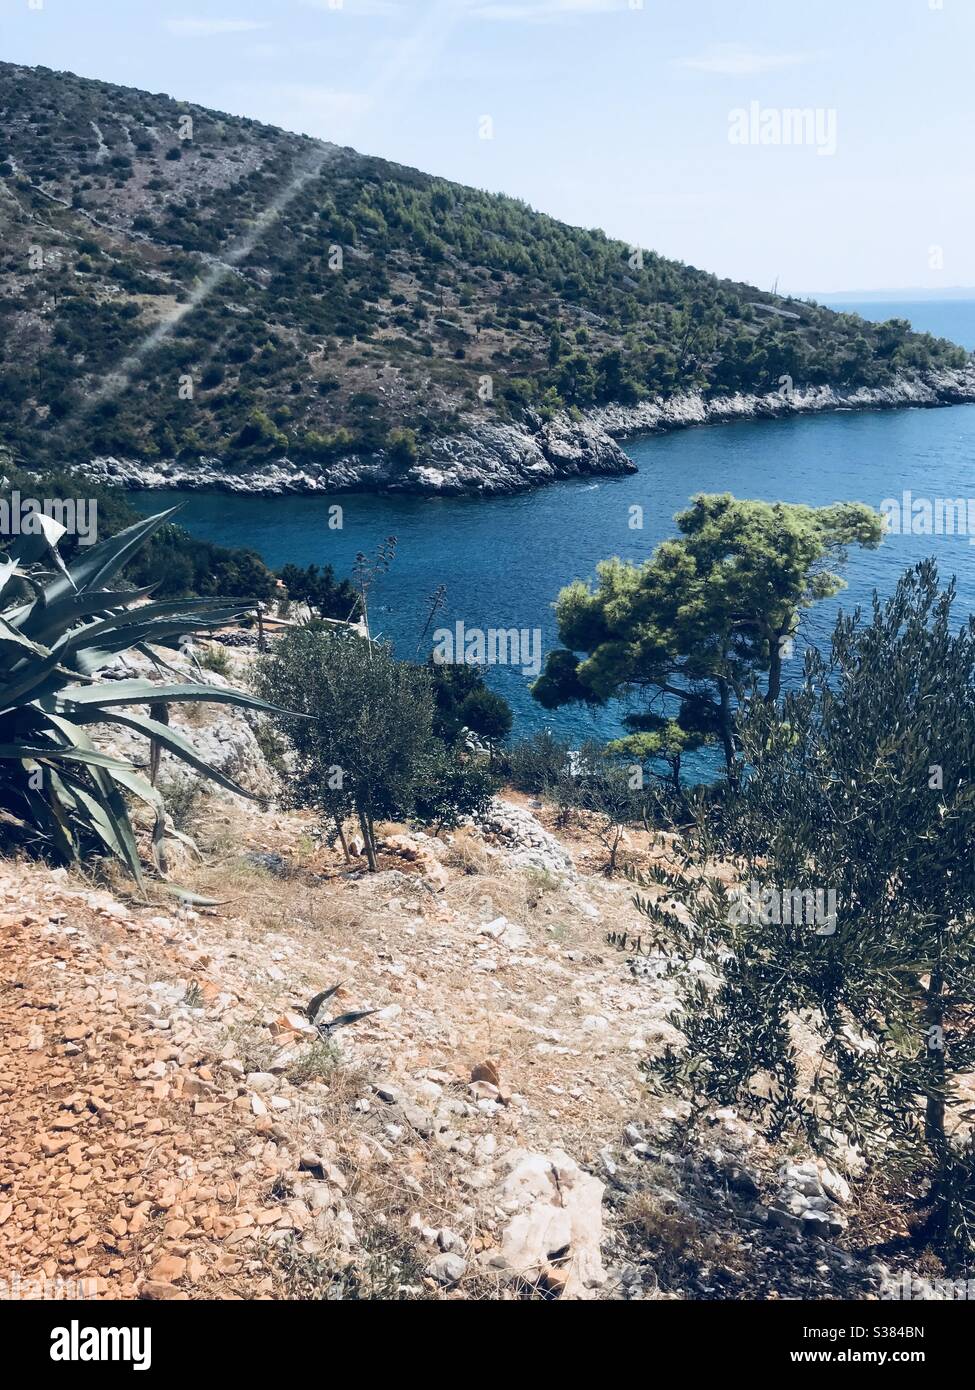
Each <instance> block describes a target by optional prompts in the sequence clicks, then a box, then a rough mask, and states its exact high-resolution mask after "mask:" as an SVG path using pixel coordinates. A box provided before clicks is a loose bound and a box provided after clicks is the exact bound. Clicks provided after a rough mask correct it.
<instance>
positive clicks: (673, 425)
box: [588, 366, 975, 438]
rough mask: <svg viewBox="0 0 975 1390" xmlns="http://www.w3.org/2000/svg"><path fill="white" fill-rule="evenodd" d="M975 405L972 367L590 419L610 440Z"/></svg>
mask: <svg viewBox="0 0 975 1390" xmlns="http://www.w3.org/2000/svg"><path fill="white" fill-rule="evenodd" d="M971 401H975V366H967V367H960V368H958V369H956V370H951V371H944V372H938V373H934V374H929V375H926V376H920V377H907V376H902V377H897V378H896V379H895V380H894V381H893V382H891V383H890V384H889V385H887V386H855V387H854V386H808V387H802V386H792V385H791V384H789V382H788V380H787V379H786V380H784V381H783V383H782V385H781V386H780V388H779V389H778V390H776V391H769V392H766V393H764V394H762V395H752V394H746V393H742V392H736V393H735V394H734V395H732V396H705V395H704V394H703V393H702V392H700V391H685V392H680V393H679V394H678V395H675V396H670V397H668V398H667V399H666V400H664V399H661V398H659V397H656V398H654V399H653V400H646V401H640V402H639V404H637V405H607V406H603V407H601V408H600V409H598V410H594V411H592V412H590V414H589V417H588V418H589V420H590V421H591V422H592V423H593V424H595V425H597V426H598V427H599V428H600V429H603V430H605V431H606V433H607V434H610V435H612V436H613V437H614V438H623V437H625V436H627V435H632V434H653V433H657V432H660V431H664V430H677V429H684V428H686V427H687V426H689V425H717V424H726V423H727V422H728V421H731V420H766V419H779V418H782V417H784V416H787V415H815V414H819V413H821V412H823V411H827V410H897V409H903V408H904V407H911V406H915V407H916V406H938V405H962V404H964V403H966V402H971Z"/></svg>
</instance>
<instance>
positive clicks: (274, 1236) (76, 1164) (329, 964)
mask: <svg viewBox="0 0 975 1390" xmlns="http://www.w3.org/2000/svg"><path fill="white" fill-rule="evenodd" d="M206 718H207V721H208V722H207V723H205V724H202V725H196V726H193V727H191V728H189V729H188V730H187V732H189V733H190V734H192V736H193V738H194V740H195V741H196V742H198V743H199V744H201V746H202V745H204V744H205V746H206V748H207V750H208V753H209V754H211V755H212V756H214V757H219V755H220V751H221V750H223V753H224V756H223V759H222V764H221V765H222V766H223V767H224V768H225V770H228V771H231V770H233V771H234V772H236V774H237V775H239V776H241V777H243V778H244V779H245V780H249V781H250V782H251V785H252V786H254V787H255V789H256V790H261V791H262V792H263V793H264V794H266V795H272V794H273V792H274V779H273V777H270V778H268V777H267V770H266V769H265V770H264V773H263V776H264V778H265V780H264V781H261V778H262V771H261V767H260V764H259V759H257V758H256V757H255V753H254V747H255V745H254V741H253V738H252V731H251V730H250V728H249V726H247V725H246V724H245V723H244V720H243V718H242V716H240V715H235V714H233V713H230V712H228V711H226V710H216V708H215V707H208V713H207V715H206ZM170 774H171V769H170V768H169V767H168V765H167V764H166V763H165V762H164V765H163V768H162V770H161V780H162V781H163V783H164V784H166V785H167V793H168V800H169V805H170V809H171V811H172V813H173V816H174V818H175V822H176V823H175V824H174V823H172V822H171V823H170V831H171V833H170V836H169V839H168V858H169V860H170V874H171V878H172V880H173V881H177V882H178V883H179V885H180V887H179V889H178V890H177V889H175V888H173V887H172V886H170V887H168V888H167V887H165V886H164V885H162V884H159V883H156V884H155V885H152V886H151V887H150V890H149V897H148V899H147V900H146V899H142V898H140V897H139V896H137V895H136V894H134V893H133V892H132V891H130V886H129V885H127V884H124V883H122V882H114V883H113V882H112V881H111V880H109V881H107V882H103V883H102V884H100V885H98V884H96V883H93V882H92V880H91V879H90V878H88V877H85V876H82V875H81V874H77V875H73V874H69V873H67V872H66V871H65V870H57V871H51V870H49V869H46V868H44V867H42V866H39V865H36V864H27V863H23V862H18V863H13V862H10V861H0V1132H2V1133H3V1135H4V1144H3V1148H2V1151H0V1263H2V1265H3V1268H4V1270H5V1271H6V1277H7V1279H8V1281H9V1280H10V1279H12V1278H15V1277H17V1278H19V1280H20V1285H21V1287H22V1288H25V1289H26V1288H33V1287H35V1281H41V1280H48V1281H56V1280H59V1279H60V1280H63V1281H65V1282H67V1281H74V1288H75V1290H76V1291H77V1290H78V1287H79V1281H84V1282H83V1284H82V1285H81V1289H82V1291H90V1292H93V1293H96V1294H98V1295H100V1296H103V1297H111V1298H118V1297H122V1298H126V1297H141V1298H149V1299H190V1298H192V1299H196V1298H229V1297H245V1298H254V1297H261V1296H270V1297H279V1298H283V1297H287V1298H298V1299H325V1298H328V1299H335V1298H360V1299H362V1298H365V1299H442V1298H450V1299H528V1298H543V1299H551V1298H569V1299H626V1300H635V1299H636V1300H639V1299H659V1298H682V1299H728V1298H758V1299H764V1298H798V1299H813V1298H837V1297H840V1298H873V1297H876V1296H878V1294H882V1293H883V1290H884V1288H885V1285H886V1284H887V1282H888V1281H890V1280H891V1279H894V1278H896V1277H900V1275H901V1271H900V1270H899V1269H898V1270H893V1269H891V1268H889V1267H888V1266H887V1265H884V1264H881V1263H878V1261H877V1259H876V1257H875V1255H874V1254H873V1253H872V1247H873V1246H874V1245H876V1244H877V1243H878V1242H880V1241H883V1240H886V1239H888V1238H889V1237H891V1236H896V1235H903V1234H904V1232H905V1230H906V1225H905V1221H906V1213H904V1212H900V1211H899V1210H898V1209H897V1208H896V1206H892V1205H888V1206H886V1207H884V1208H883V1210H882V1211H878V1208H877V1203H876V1199H875V1197H874V1196H873V1187H872V1184H871V1181H870V1180H869V1177H868V1176H865V1175H864V1173H863V1165H862V1162H861V1160H860V1158H859V1156H858V1154H857V1152H856V1150H855V1149H853V1148H851V1147H850V1146H849V1145H848V1144H846V1143H845V1142H844V1141H843V1139H842V1136H841V1135H839V1134H837V1135H836V1141H835V1145H834V1148H833V1150H832V1152H831V1153H830V1154H829V1156H828V1158H822V1157H820V1158H814V1157H813V1155H812V1154H811V1153H809V1152H807V1151H805V1150H804V1149H803V1148H802V1147H801V1145H800V1146H797V1145H796V1143H794V1142H789V1143H783V1144H782V1145H781V1146H780V1147H776V1146H774V1145H771V1144H769V1143H767V1142H766V1141H765V1140H763V1139H762V1138H761V1137H760V1136H758V1135H757V1134H756V1132H755V1130H754V1129H753V1128H752V1127H751V1126H750V1125H749V1123H748V1122H747V1120H746V1119H745V1118H743V1117H742V1116H740V1115H738V1114H736V1113H735V1112H734V1111H732V1110H728V1109H714V1110H709V1111H707V1112H705V1113H703V1114H702V1113H698V1114H697V1115H694V1116H692V1114H691V1110H690V1107H689V1106H688V1105H687V1103H686V1102H684V1101H682V1100H680V1099H678V1098H676V1097H674V1096H669V1095H666V1094H655V1093H652V1092H651V1091H650V1090H649V1089H648V1087H647V1084H646V1080H645V1075H644V1071H643V1064H644V1062H645V1061H646V1060H647V1059H648V1058H650V1057H653V1056H655V1055H658V1054H659V1053H660V1051H661V1050H662V1049H663V1048H664V1047H665V1046H667V1044H670V1043H673V1044H676V1045H678V1046H679V1045H680V1041H681V1034H680V1032H679V1029H678V1027H677V1026H675V1020H674V1019H673V1018H672V1016H671V1015H672V1013H673V1010H674V1002H675V995H674V978H673V976H672V975H668V974H667V973H666V970H665V967H666V965H667V964H668V961H667V958H666V954H665V949H664V948H663V947H659V946H658V947H656V948H654V949H652V950H649V953H648V947H647V945H646V943H644V944H643V946H642V948H641V947H640V945H639V943H638V942H637V940H636V937H637V935H638V934H639V932H640V926H639V923H640V921H641V920H643V921H644V925H645V919H641V918H640V917H639V916H638V914H637V912H636V910H635V908H634V907H633V904H632V902H631V893H630V889H629V887H628V885H627V884H626V883H625V882H621V881H619V880H612V879H607V878H606V876H605V875H604V874H603V872H602V871H601V870H602V866H603V860H604V857H605V854H604V851H603V850H602V848H601V847H600V845H599V842H598V837H597V836H596V835H594V834H591V833H589V831H588V830H587V827H586V824H585V821H584V819H583V821H582V822H581V823H577V824H576V825H575V826H574V827H573V828H572V829H571V830H569V831H556V827H555V825H554V820H553V815H552V813H551V812H550V811H549V810H546V809H545V808H544V807H542V806H540V805H538V804H537V803H536V804H529V803H528V802H526V800H525V798H523V797H519V796H517V795H514V794H509V795H506V796H502V797H500V798H497V799H496V800H495V802H494V803H493V805H492V807H491V809H490V811H489V813H488V814H487V816H486V817H485V818H484V820H483V821H482V822H481V823H480V824H478V825H471V826H467V827H465V828H462V829H460V830H458V831H456V832H454V833H452V834H449V835H446V836H440V837H435V836H433V835H430V834H424V833H421V832H417V831H409V830H407V829H406V828H405V827H402V826H395V825H388V826H386V827H384V830H383V835H382V843H381V855H380V871H379V872H378V873H376V874H369V873H367V872H365V871H364V868H363V867H360V863H361V860H360V861H357V860H356V859H355V857H354V859H353V863H352V864H351V866H350V865H348V864H346V863H345V861H344V859H343V857H342V855H341V854H340V853H338V852H336V851H334V850H331V849H329V848H328V847H327V846H326V845H325V844H324V843H322V841H321V839H320V838H319V836H318V833H317V829H316V826H315V823H314V822H313V821H312V820H311V819H309V818H308V817H306V816H304V815H299V814H294V813H283V812H281V811H280V810H276V809H269V810H261V809H258V808H255V807H253V806H250V805H245V804H244V803H242V802H240V801H239V800H238V799H234V798H227V797H220V798H217V797H214V798H213V799H211V800H209V801H207V802H204V801H203V800H202V799H201V795H200V793H199V791H198V790H195V789H194V787H193V784H192V783H191V784H189V785H187V786H184V787H183V789H182V791H180V790H179V789H178V788H177V787H175V786H173V785H172V783H171V782H170V781H169V778H170ZM177 831H178V832H179V833H178V834H177V833H175V832H177ZM191 837H192V840H193V841H195V844H196V846H197V847H196V848H195V849H194V848H193V847H192V844H191ZM352 848H353V853H354V854H355V850H356V848H357V847H356V846H354V845H353V847H352ZM651 852H653V853H658V852H662V853H664V854H666V853H667V852H668V851H667V846H666V842H665V844H664V845H663V847H662V849H661V848H659V847H658V849H657V850H651V848H650V845H649V843H648V841H647V838H646V836H645V835H644V834H643V832H632V834H631V835H630V836H629V838H628V841H627V843H626V845H625V847H624V854H625V855H626V856H629V857H631V858H632V859H633V861H634V862H641V861H645V858H646V856H647V855H648V854H649V853H651ZM699 964H700V963H699V962H695V961H694V960H690V961H687V962H685V963H684V966H683V967H682V968H684V969H687V970H691V971H694V970H696V969H698V966H699ZM325 991H330V994H329V996H328V997H327V998H325V999H324V1000H322V1001H321V1002H319V1003H318V1004H317V1006H316V1008H315V1009H313V1010H311V1012H312V1013H313V1014H314V1016H315V1022H316V1025H317V1026H313V1025H312V1023H311V1021H310V1019H309V1016H308V1012H307V1011H306V1007H307V1006H308V1005H309V1003H310V1001H312V1000H313V999H315V997H316V996H319V995H321V994H323V992H325ZM350 1015H351V1016H353V1017H352V1018H351V1020H349V1021H345V1022H343V1020H346V1019H348V1016H350ZM332 1025H334V1026H332ZM797 1043H798V1045H799V1046H800V1051H799V1053H798V1060H799V1062H800V1065H805V1064H806V1063H807V1062H808V1061H810V1059H811V1058H812V1057H813V1052H812V1051H811V1049H810V1051H809V1053H808V1055H807V1054H806V1053H805V1052H804V1051H803V1050H802V1040H801V1038H797ZM39 1287H41V1288H47V1289H48V1294H47V1296H51V1294H50V1292H49V1291H50V1289H51V1288H52V1287H54V1285H53V1282H52V1283H49V1284H48V1285H46V1286H45V1285H41V1286H39Z"/></svg>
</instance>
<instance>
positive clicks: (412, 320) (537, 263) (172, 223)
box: [0, 64, 975, 491]
mask: <svg viewBox="0 0 975 1390" xmlns="http://www.w3.org/2000/svg"><path fill="white" fill-rule="evenodd" d="M0 112H2V131H3V133H2V136H0V219H2V227H3V250H2V253H0V263H2V270H3V288H2V298H0V321H2V323H0V326H2V341H3V347H2V356H0V373H2V376H0V380H2V385H3V391H2V393H0V396H2V405H0V444H2V445H6V446H7V447H8V448H9V449H11V450H12V451H13V454H14V458H15V460H16V461H19V462H24V463H26V464H28V465H29V466H39V465H40V466H42V465H43V464H44V463H45V462H49V463H50V462H55V461H56V462H57V463H63V462H64V461H68V462H74V463H78V464H83V465H87V464H88V463H89V462H90V461H91V460H92V459H95V458H98V459H100V460H102V462H101V463H100V464H99V465H98V471H99V472H100V473H101V474H102V475H103V476H106V477H109V478H110V479H113V480H114V481H118V482H127V483H130V484H136V485H144V486H165V485H172V484H173V483H175V482H179V483H183V484H190V485H192V484H194V483H206V484H207V485H214V484H217V485H221V486H228V487H233V486H242V487H251V488H264V489H265V490H272V491H274V490H282V489H285V488H301V489H307V488H315V487H325V488H329V489H334V488H340V487H350V486H367V487H369V486H375V487H380V486H381V487H394V488H395V487H401V488H408V489H411V490H439V491H505V490H510V489H511V488H513V487H520V486H528V485H531V484H533V483H537V482H541V481H545V480H547V479H549V478H552V477H563V476H571V475H573V474H580V473H588V472H614V471H615V472H619V471H625V470H627V469H628V467H629V464H628V462H627V460H626V457H625V455H624V454H623V453H622V451H621V450H620V449H619V447H618V446H617V445H616V444H615V443H614V441H613V438H612V437H611V435H612V434H613V433H620V432H623V431H625V429H627V428H639V427H644V426H643V424H642V423H641V421H642V419H643V415H646V413H647V411H649V412H650V413H651V414H652V415H653V418H654V421H655V423H656V424H658V425H659V424H664V425H666V424H678V423H684V422H685V420H686V418H687V417H688V416H689V415H690V416H692V417H693V416H694V415H695V414H697V415H700V414H701V413H702V412H703V413H704V414H705V415H707V414H708V412H713V411H717V412H718V418H720V412H721V411H722V410H723V409H725V408H726V406H725V403H727V402H731V403H732V404H731V406H730V407H729V408H730V409H731V410H732V412H736V411H737V412H738V413H742V412H743V411H746V410H747V411H752V412H753V413H763V414H764V413H778V412H781V411H783V410H788V409H793V408H795V409H804V408H824V406H826V405H827V404H828V402H829V401H830V400H832V403H833V405H835V404H836V403H838V402H844V403H848V402H849V401H850V400H852V403H853V404H859V405H877V404H881V405H882V404H898V403H902V402H903V401H904V400H905V399H911V400H916V399H923V400H924V401H926V402H927V403H931V404H934V403H938V402H939V401H941V400H950V399H968V398H970V397H972V396H975V384H973V382H972V379H971V377H970V375H967V374H965V372H964V371H963V370H962V369H963V368H964V365H965V362H966V355H965V354H964V353H963V352H962V351H961V350H960V349H957V348H954V347H952V346H951V345H950V344H948V343H945V342H943V341H939V340H934V339H932V338H930V337H927V336H924V335H918V334H914V333H911V332H910V331H909V329H908V326H907V325H906V324H905V323H903V322H900V321H892V322H891V323H888V324H882V325H879V326H878V325H872V324H868V323H866V322H864V321H863V320H861V319H859V318H858V317H856V316H855V315H850V314H837V313H834V312H832V311H830V310H827V309H824V308H821V307H818V306H816V305H814V304H810V303H803V302H798V301H792V300H785V299H782V298H779V297H776V296H774V295H770V294H767V293H764V292H762V291H759V290H756V289H753V288H752V287H750V286H748V285H743V284H737V283H733V282H731V281H722V280H718V279H716V278H715V277H713V276H710V275H707V274H705V273H704V272H703V271H699V270H696V269H694V268H692V267H689V266H685V265H682V264H679V263H677V262H673V261H668V260H665V259H663V258H661V257H659V256H657V255H655V254H654V253H653V252H652V251H650V250H641V249H640V248H637V247H630V246H626V245H625V244H623V243H621V242H617V241H613V240H611V239H610V238H608V237H606V236H605V235H604V234H603V233H602V232H599V231H587V230H582V229H579V228H573V227H568V226H565V225H563V224H561V223H559V222H556V221H555V220H553V219H552V218H549V217H546V216H543V215H541V214H538V213H535V212H533V211H532V210H531V209H530V208H528V207H527V206H525V205H524V204H523V203H520V202H517V201H515V200H513V199H509V198H504V197H501V196H496V195H491V194H487V193H483V192H480V191H478V190H475V189H471V188H465V187H461V186H459V185H456V184H451V183H448V182H446V181H444V180H442V179H437V178H433V177H431V176H429V175H426V174H421V173H419V172H417V171H416V170H413V169H407V168H403V167H401V166H398V165H394V164H390V163H387V162H385V161H383V160H379V159H372V158H368V157H366V156H363V155H359V154H357V153H356V152H355V151H353V150H350V149H345V148H339V147H337V146H334V145H329V144H327V143H323V142H321V141H317V140H313V139H310V138H308V137H306V136H299V135H292V134H288V133H286V132H284V131H281V130H278V129H275V128H272V127H268V126H263V125H260V124H259V123H257V122H255V121H251V120H247V119H243V118H239V117H233V116H228V115H224V114H222V113H219V112H215V111H208V110H205V109H203V108H201V107H197V106H193V105H191V104H187V103H183V102H179V101H176V100H173V99H171V98H170V97H167V96H163V95H150V94H149V93H145V92H139V91H135V90H130V89H128V88H123V87H117V86H113V85H111V84H109V83H104V82H97V81H91V80H87V79H82V78H78V77H75V76H73V75H71V74H69V73H55V72H52V71H50V70H49V69H44V68H33V69H31V68H23V67H18V66H16V65H13V64H0ZM831 392H832V393H833V395H832V396H830V393H831ZM824 393H825V394H824ZM836 393H838V394H836ZM810 400H811V401H813V402H814V404H812V405H808V404H806V402H808V401H810ZM597 407H600V408H603V409H604V411H605V409H606V408H609V409H610V416H609V417H606V418H605V419H604V420H602V421H595V420H590V419H587V418H585V416H586V412H590V411H592V410H593V409H594V408H597ZM614 411H615V412H616V414H615V415H614V414H613V412H614ZM641 411H642V412H643V415H641ZM619 412H623V413H622V414H620V413H619ZM626 412H636V414H635V415H631V416H627V414H626ZM628 421H629V423H628Z"/></svg>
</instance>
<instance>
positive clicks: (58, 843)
mask: <svg viewBox="0 0 975 1390" xmlns="http://www.w3.org/2000/svg"><path fill="white" fill-rule="evenodd" d="M48 788H49V795H48V797H47V798H45V797H44V795H43V794H42V793H41V792H40V791H36V790H35V789H34V788H32V787H28V788H27V790H26V792H25V798H26V800H27V801H28V803H29V804H30V806H31V816H32V818H33V820H34V822H35V824H36V823H38V822H40V823H41V824H42V825H44V826H45V827H46V830H47V834H48V836H49V838H50V840H51V842H52V844H54V846H55V847H56V849H57V851H58V853H59V854H60V855H61V858H62V859H66V860H68V862H69V863H73V864H76V863H77V862H78V860H79V857H80V856H79V853H78V842H77V839H76V838H75V836H74V834H73V832H72V830H71V826H70V824H69V821H68V816H67V808H68V804H70V806H71V807H73V806H74V805H75V802H74V798H73V797H70V796H69V794H68V792H67V789H66V787H65V785H64V783H63V782H62V781H61V779H60V777H59V776H58V775H57V773H56V772H54V771H53V769H52V770H51V771H49V772H48Z"/></svg>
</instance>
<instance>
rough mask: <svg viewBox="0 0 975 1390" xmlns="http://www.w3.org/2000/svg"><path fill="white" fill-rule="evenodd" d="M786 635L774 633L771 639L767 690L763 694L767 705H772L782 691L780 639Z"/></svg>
mask: <svg viewBox="0 0 975 1390" xmlns="http://www.w3.org/2000/svg"><path fill="white" fill-rule="evenodd" d="M785 636H786V633H784V632H783V633H781V634H779V633H776V634H775V635H774V636H773V638H772V654H771V656H770V658H769V668H768V690H766V692H765V700H766V703H767V704H770V705H774V704H775V702H776V700H777V699H778V698H779V692H780V691H781V689H782V646H781V642H782V638H783V637H785Z"/></svg>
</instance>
